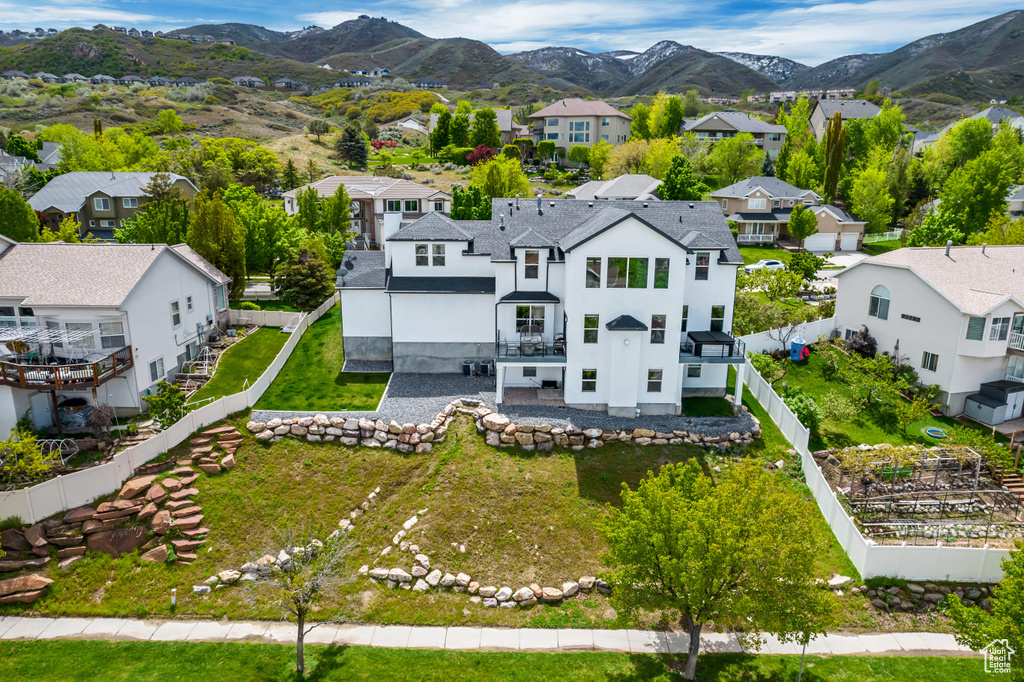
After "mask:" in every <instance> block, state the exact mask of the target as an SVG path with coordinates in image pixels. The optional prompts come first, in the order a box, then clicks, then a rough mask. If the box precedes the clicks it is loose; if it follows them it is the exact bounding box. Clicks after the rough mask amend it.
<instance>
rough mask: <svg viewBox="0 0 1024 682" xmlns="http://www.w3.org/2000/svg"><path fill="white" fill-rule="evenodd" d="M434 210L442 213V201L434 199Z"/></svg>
mask: <svg viewBox="0 0 1024 682" xmlns="http://www.w3.org/2000/svg"><path fill="white" fill-rule="evenodd" d="M434 210H435V211H437V212H438V213H444V202H443V201H435V202H434Z"/></svg>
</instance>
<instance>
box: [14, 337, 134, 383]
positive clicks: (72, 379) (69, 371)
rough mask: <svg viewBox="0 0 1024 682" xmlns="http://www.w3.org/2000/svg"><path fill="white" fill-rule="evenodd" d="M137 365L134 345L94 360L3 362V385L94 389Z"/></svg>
mask: <svg viewBox="0 0 1024 682" xmlns="http://www.w3.org/2000/svg"><path fill="white" fill-rule="evenodd" d="M134 364H135V363H134V361H133V359H132V349H131V347H130V346H126V347H124V348H122V349H120V350H117V351H114V352H113V353H111V354H110V355H107V356H104V357H102V358H99V359H97V360H93V361H92V362H78V363H69V364H51V365H44V364H31V363H24V364H23V363H17V362H0V384H3V385H5V386H14V387H15V388H34V389H47V390H58V391H59V390H63V389H75V388H92V387H95V386H100V385H101V384H104V383H106V382H107V381H109V380H110V379H113V378H114V377H117V376H120V375H122V374H124V373H125V372H127V371H128V370H129V369H131V368H132V367H133V366H134Z"/></svg>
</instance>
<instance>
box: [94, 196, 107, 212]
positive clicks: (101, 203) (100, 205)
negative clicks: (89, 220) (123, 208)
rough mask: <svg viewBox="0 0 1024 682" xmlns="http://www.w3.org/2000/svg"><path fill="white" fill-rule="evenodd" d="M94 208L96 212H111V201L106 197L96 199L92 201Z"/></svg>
mask: <svg viewBox="0 0 1024 682" xmlns="http://www.w3.org/2000/svg"><path fill="white" fill-rule="evenodd" d="M92 207H93V209H94V210H96V211H109V210H110V199H107V198H106V197H96V198H95V199H93V200H92Z"/></svg>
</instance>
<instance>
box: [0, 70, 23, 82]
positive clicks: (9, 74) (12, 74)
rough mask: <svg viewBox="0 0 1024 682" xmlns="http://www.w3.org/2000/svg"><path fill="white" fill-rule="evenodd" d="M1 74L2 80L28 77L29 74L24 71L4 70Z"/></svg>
mask: <svg viewBox="0 0 1024 682" xmlns="http://www.w3.org/2000/svg"><path fill="white" fill-rule="evenodd" d="M2 75H3V77H4V80H13V79H15V78H28V77H29V75H28V74H27V73H25V72H24V71H4V72H3V74H2Z"/></svg>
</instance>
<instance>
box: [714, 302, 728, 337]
mask: <svg viewBox="0 0 1024 682" xmlns="http://www.w3.org/2000/svg"><path fill="white" fill-rule="evenodd" d="M724 327H725V306H724V305H713V306H711V331H713V332H720V331H724Z"/></svg>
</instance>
